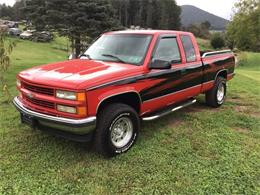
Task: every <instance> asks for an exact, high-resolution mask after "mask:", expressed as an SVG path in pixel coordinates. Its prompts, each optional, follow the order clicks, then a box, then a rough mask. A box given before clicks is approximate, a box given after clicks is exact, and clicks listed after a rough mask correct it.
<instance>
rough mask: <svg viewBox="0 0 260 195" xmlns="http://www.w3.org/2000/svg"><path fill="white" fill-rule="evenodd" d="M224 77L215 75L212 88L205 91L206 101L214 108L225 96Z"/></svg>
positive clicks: (221, 102) (220, 103)
mask: <svg viewBox="0 0 260 195" xmlns="http://www.w3.org/2000/svg"><path fill="white" fill-rule="evenodd" d="M226 91H227V88H226V79H225V78H223V77H217V79H216V81H215V84H214V86H213V88H212V89H211V90H210V91H208V92H207V93H206V103H207V104H208V105H209V106H211V107H214V108H217V107H219V106H221V105H222V104H223V103H224V101H225V98H226Z"/></svg>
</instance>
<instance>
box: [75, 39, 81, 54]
mask: <svg viewBox="0 0 260 195" xmlns="http://www.w3.org/2000/svg"><path fill="white" fill-rule="evenodd" d="M75 51H76V53H75V54H76V58H78V57H79V55H80V53H81V44H80V35H77V36H76V37H75Z"/></svg>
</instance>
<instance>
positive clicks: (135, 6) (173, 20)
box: [110, 0, 181, 30]
mask: <svg viewBox="0 0 260 195" xmlns="http://www.w3.org/2000/svg"><path fill="white" fill-rule="evenodd" d="M110 1H111V4H112V6H113V7H114V8H115V10H116V13H117V17H118V19H119V21H120V22H121V24H122V25H123V26H125V27H130V26H131V25H134V26H141V27H143V28H153V29H172V30H174V29H175V30H176V29H180V26H181V24H180V14H181V9H180V7H179V6H177V4H176V2H175V0H163V1H159V0H110Z"/></svg>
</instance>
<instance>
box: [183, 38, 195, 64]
mask: <svg viewBox="0 0 260 195" xmlns="http://www.w3.org/2000/svg"><path fill="white" fill-rule="evenodd" d="M181 41H182V45H183V47H184V51H185V56H186V60H187V62H194V61H196V52H195V49H194V46H193V43H192V41H191V38H190V36H188V35H183V36H181Z"/></svg>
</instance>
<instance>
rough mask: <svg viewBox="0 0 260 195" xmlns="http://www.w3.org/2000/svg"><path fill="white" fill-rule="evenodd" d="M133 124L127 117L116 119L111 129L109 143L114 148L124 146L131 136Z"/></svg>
mask: <svg viewBox="0 0 260 195" xmlns="http://www.w3.org/2000/svg"><path fill="white" fill-rule="evenodd" d="M133 132H134V131H133V123H132V121H131V120H130V118H128V117H122V118H119V119H117V120H116V121H115V122H114V124H113V125H112V127H111V133H110V136H111V142H112V144H113V145H114V146H115V147H116V148H122V147H124V146H126V145H127V144H128V143H129V142H130V140H131V138H132V136H133Z"/></svg>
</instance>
